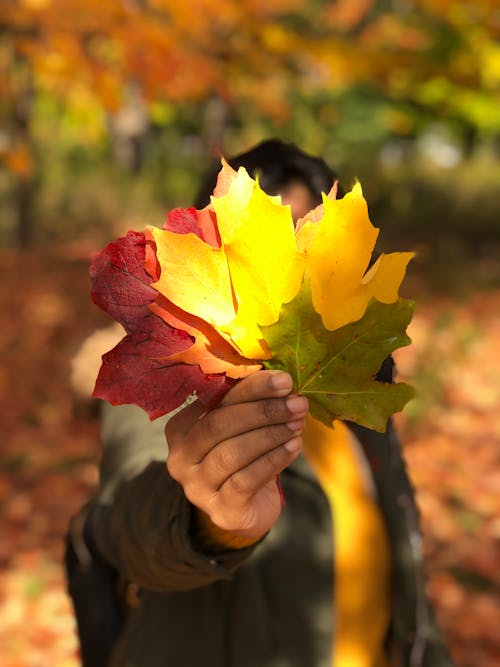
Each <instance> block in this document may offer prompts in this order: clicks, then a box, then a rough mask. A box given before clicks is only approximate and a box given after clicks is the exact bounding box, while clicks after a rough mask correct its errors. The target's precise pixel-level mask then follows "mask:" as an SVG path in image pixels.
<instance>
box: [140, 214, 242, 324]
mask: <svg viewBox="0 0 500 667" xmlns="http://www.w3.org/2000/svg"><path fill="white" fill-rule="evenodd" d="M150 231H151V233H152V235H153V238H154V241H155V244H156V256H157V259H158V262H159V264H160V266H161V274H160V278H159V279H158V280H157V281H156V282H154V283H152V284H151V286H152V287H154V288H155V289H156V290H158V292H160V294H163V296H165V297H166V298H167V299H169V300H170V301H172V303H174V304H175V305H176V306H179V308H182V310H185V311H187V312H188V313H193V314H195V315H197V316H198V317H201V318H202V319H204V320H205V321H206V322H208V323H209V324H211V325H212V326H220V325H224V324H227V323H228V322H230V321H231V320H233V319H234V318H235V316H236V309H235V304H234V298H233V291H232V286H231V278H230V275H229V268H228V264H227V258H226V254H225V251H224V247H222V248H214V247H213V246H211V245H208V244H207V243H205V242H204V241H202V240H201V239H200V238H199V237H198V236H196V235H195V234H191V233H190V234H177V233H175V232H170V231H167V230H164V229H157V228H154V227H153V228H151V230H150Z"/></svg>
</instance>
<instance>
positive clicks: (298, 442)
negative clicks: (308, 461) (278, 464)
mask: <svg viewBox="0 0 500 667" xmlns="http://www.w3.org/2000/svg"><path fill="white" fill-rule="evenodd" d="M283 447H284V448H285V449H286V451H287V452H290V454H295V452H298V451H300V450H301V449H302V438H301V437H299V436H296V437H295V438H292V439H291V440H289V441H288V442H285V444H284V445H283Z"/></svg>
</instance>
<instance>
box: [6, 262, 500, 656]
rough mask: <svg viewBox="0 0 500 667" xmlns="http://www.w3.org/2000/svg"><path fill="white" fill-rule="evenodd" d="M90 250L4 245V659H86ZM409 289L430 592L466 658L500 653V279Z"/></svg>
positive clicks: (92, 479) (417, 459)
mask: <svg viewBox="0 0 500 667" xmlns="http://www.w3.org/2000/svg"><path fill="white" fill-rule="evenodd" d="M20 266H22V271H20V270H19V267H20ZM87 266H88V259H87V257H86V256H80V257H78V256H74V255H72V256H71V257H69V256H68V253H67V252H66V250H65V249H63V250H62V251H61V252H60V253H58V254H57V253H54V251H52V254H50V255H44V254H42V253H40V252H36V253H35V252H34V253H24V254H23V255H17V254H15V253H13V252H11V251H2V252H1V253H0V269H1V272H2V276H3V280H2V283H1V285H0V308H1V309H2V314H3V317H2V327H1V328H0V354H1V356H2V366H1V368H0V396H1V402H2V448H1V461H0V516H1V522H2V523H1V529H2V540H1V541H0V657H1V663H2V667H52V666H53V665H57V667H78V665H79V662H78V652H77V641H76V636H75V624H74V620H73V615H72V611H71V606H70V604H69V601H68V598H67V596H66V592H65V584H64V577H63V572H62V567H61V558H62V540H63V536H64V533H65V530H66V526H67V522H68V520H69V518H70V516H71V515H72V514H73V513H74V512H75V511H76V510H77V509H78V508H79V507H80V505H81V504H82V503H83V502H84V501H85V499H86V498H87V496H88V495H89V494H90V493H91V490H92V489H93V487H94V485H95V483H96V462H97V459H98V456H99V449H98V429H97V422H96V417H95V414H94V413H93V412H92V410H91V406H90V405H87V404H77V405H76V408H75V404H74V400H73V398H72V395H71V392H70V389H69V375H70V365H69V362H70V359H71V357H72V356H73V355H74V354H75V352H76V350H77V349H78V347H79V345H80V343H81V342H82V340H83V339H84V338H85V337H86V336H87V335H88V334H89V333H90V332H92V331H93V330H94V329H95V328H97V327H101V326H103V324H107V323H108V322H109V319H107V318H105V317H104V316H103V315H102V314H101V313H100V312H99V310H98V309H97V308H95V307H93V306H92V305H91V303H90V299H89V296H88V294H89V285H88V280H87ZM68 286H70V287H71V289H68ZM19 294H23V299H22V300H20V299H19ZM412 296H415V297H416V298H417V302H418V306H417V309H416V313H415V315H414V319H413V321H412V324H411V325H410V327H409V331H408V333H409V335H410V337H411V338H412V339H413V344H412V345H411V346H409V347H406V348H403V349H401V350H399V351H398V352H397V353H396V357H397V364H398V368H399V371H400V372H399V376H400V377H399V379H401V380H406V381H410V383H411V384H413V385H414V386H415V387H416V389H417V391H418V392H419V394H418V397H417V399H414V400H413V401H412V402H411V403H410V404H409V405H408V407H407V409H406V410H405V411H404V413H403V414H401V415H398V416H397V424H398V428H399V431H400V434H401V437H402V440H403V442H404V443H405V455H406V459H407V461H408V465H409V468H410V471H411V476H412V478H413V480H414V483H415V485H416V487H417V491H418V502H419V505H420V507H421V511H422V526H423V529H424V548H425V554H426V560H427V568H428V572H429V592H430V595H431V597H432V598H433V600H434V602H435V604H436V608H437V612H438V618H439V621H440V623H441V626H442V627H443V630H444V632H445V635H446V638H447V640H448V643H449V645H450V646H451V649H452V653H453V656H454V658H455V662H456V666H457V667H496V665H498V664H499V661H500V636H499V633H498V628H499V627H500V603H499V600H500V575H499V568H498V563H499V562H500V501H499V495H498V490H499V488H500V465H499V463H500V461H499V459H500V420H499V419H498V414H499V413H500V380H499V377H500V308H499V305H500V291H490V292H483V293H477V294H475V295H474V296H473V297H472V298H470V299H468V300H467V301H463V302H460V301H454V300H452V299H451V298H443V297H436V296H434V297H429V296H428V295H426V296H425V297H420V296H419V294H415V292H412Z"/></svg>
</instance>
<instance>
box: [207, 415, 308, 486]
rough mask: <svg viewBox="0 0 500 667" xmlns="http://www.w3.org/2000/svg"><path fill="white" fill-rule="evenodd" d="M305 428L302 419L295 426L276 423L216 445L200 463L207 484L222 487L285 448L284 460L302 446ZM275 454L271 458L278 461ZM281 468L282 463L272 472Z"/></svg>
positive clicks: (274, 472)
mask: <svg viewBox="0 0 500 667" xmlns="http://www.w3.org/2000/svg"><path fill="white" fill-rule="evenodd" d="M302 428H303V423H302V422H301V421H299V420H297V423H296V425H294V427H293V428H291V427H290V426H289V425H288V424H274V425H272V426H265V427H263V428H261V429H258V430H255V431H248V432H246V433H242V434H241V435H239V436H236V437H235V438H230V439H229V440H225V441H224V442H222V443H220V444H219V445H218V446H217V447H213V448H212V449H211V450H210V451H209V452H208V453H207V455H206V456H205V457H204V458H203V460H202V461H201V462H200V463H199V464H198V466H199V467H200V468H202V469H203V476H204V479H205V481H206V484H207V486H208V487H209V488H210V489H211V490H212V491H217V490H219V489H220V488H221V487H222V486H223V485H224V483H225V482H226V481H227V480H228V479H229V477H231V476H232V475H234V474H235V473H238V471H240V470H243V469H245V468H248V467H249V466H251V465H252V464H253V463H254V462H256V461H257V460H259V459H260V458H261V457H266V456H267V455H268V454H270V452H275V450H277V449H279V448H280V447H284V448H285V452H284V453H283V456H284V460H285V459H287V458H288V454H289V453H292V454H293V453H295V451H296V450H300V448H301V446H302V439H301V437H300V434H301V432H302ZM275 456H276V454H275V453H274V454H272V455H271V459H273V460H274V458H275ZM285 465H287V463H286V462H285ZM281 470H282V468H279V466H278V468H273V469H272V470H270V473H269V474H270V475H273V474H274V475H276V474H277V473H279V472H281Z"/></svg>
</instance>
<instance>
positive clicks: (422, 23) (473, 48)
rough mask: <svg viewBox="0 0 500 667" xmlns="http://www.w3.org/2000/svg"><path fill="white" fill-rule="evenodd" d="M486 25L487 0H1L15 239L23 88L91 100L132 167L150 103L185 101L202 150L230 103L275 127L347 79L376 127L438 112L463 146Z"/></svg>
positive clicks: (24, 185)
mask: <svg viewBox="0 0 500 667" xmlns="http://www.w3.org/2000/svg"><path fill="white" fill-rule="evenodd" d="M499 37H500V23H499V19H498V2H497V0H475V1H474V2H472V1H468V0H461V1H460V0H337V1H336V2H333V1H331V0H246V1H245V2H241V1H240V0H184V1H183V2H179V1H178V0H106V2H102V0H3V2H2V12H1V14H0V93H1V98H2V102H1V106H0V133H1V134H0V157H2V158H3V162H4V165H5V166H6V167H7V168H8V170H9V172H10V174H11V178H12V179H13V180H14V181H15V183H16V192H17V195H16V202H17V228H18V236H19V240H20V242H21V243H22V244H26V243H27V242H28V241H29V239H30V237H31V225H32V217H31V214H30V210H31V201H32V199H33V196H34V188H35V184H36V165H37V161H36V160H35V159H34V155H33V152H34V142H33V136H32V128H31V118H32V110H33V98H34V96H38V95H40V94H42V93H43V94H45V95H47V94H50V95H52V96H54V97H55V98H56V99H58V100H60V101H61V103H62V104H63V105H66V106H68V105H69V106H72V105H75V104H76V105H81V104H82V103H83V104H85V103H88V104H94V105H95V104H98V105H100V106H101V107H102V108H103V109H105V110H106V113H107V114H108V115H109V117H110V118H111V119H112V122H110V124H109V126H110V127H111V128H112V130H113V132H114V136H115V144H116V147H117V154H118V155H121V156H122V157H123V156H125V155H127V156H128V157H127V158H126V159H127V160H128V162H129V164H130V165H132V166H134V167H135V168H138V167H139V166H140V164H141V154H140V151H141V142H142V138H143V134H144V132H146V130H147V126H148V123H147V122H146V121H147V114H148V113H149V114H150V113H151V110H152V108H153V107H155V108H156V109H157V108H158V105H161V104H169V105H175V106H176V107H179V108H182V107H183V106H184V105H186V104H189V105H190V106H191V108H192V107H193V105H195V106H196V107H197V117H198V120H197V123H198V133H199V135H200V137H201V140H202V141H203V143H204V146H205V148H206V149H207V151H212V150H218V149H222V148H223V146H224V144H223V142H224V138H225V133H226V129H227V126H228V123H229V122H230V120H231V118H232V116H233V114H234V115H236V117H237V118H239V120H240V123H241V122H244V119H245V116H248V117H249V118H254V119H270V121H271V122H272V123H273V124H274V125H275V126H279V125H280V124H283V123H285V122H290V119H292V120H294V119H295V118H296V114H297V113H298V112H299V111H300V112H301V113H302V112H303V111H304V104H301V103H300V102H301V101H304V100H305V101H306V102H307V103H308V104H312V106H313V108H316V109H319V111H320V112H321V113H320V115H323V117H324V118H325V119H326V120H328V117H329V111H328V104H330V107H331V105H332V100H333V103H334V104H341V102H342V99H343V97H344V96H346V95H347V96H348V99H351V100H352V99H353V97H352V91H353V89H354V90H355V89H361V90H362V91H364V92H363V94H364V95H365V97H366V98H367V99H368V98H369V100H370V105H371V107H375V106H376V105H378V106H377V109H378V110H379V111H380V110H381V116H382V117H383V123H384V125H385V131H386V132H392V133H395V134H399V135H403V136H404V135H412V134H413V133H415V132H416V131H417V130H418V127H419V125H420V124H421V123H422V122H425V120H426V119H429V118H430V119H433V118H435V117H436V115H439V116H442V117H443V118H445V119H449V120H450V121H453V123H454V124H455V126H456V127H457V128H458V130H459V131H460V133H461V134H462V136H463V139H464V142H466V143H467V145H468V146H469V147H470V146H472V145H473V144H474V141H475V138H476V137H477V136H478V135H480V134H485V133H486V134H488V135H492V136H493V135H498V134H500V116H499V115H498V113H496V109H498V105H499V102H500V92H499V91H500V85H499V84H500V45H499V43H498V38H499ZM325 95H326V96H329V102H328V100H327V101H326V102H325ZM134 100H135V102H134ZM318 100H319V102H318ZM325 108H326V111H325ZM297 110H298V111H297ZM132 116H133V118H132ZM333 116H335V114H333ZM331 117H332V116H331V114H330V118H331ZM348 120H349V119H348ZM335 122H338V117H337V118H335ZM124 128H125V129H124ZM131 132H132V133H131ZM314 148H315V149H316V150H318V149H322V148H324V146H315V147H314Z"/></svg>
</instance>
